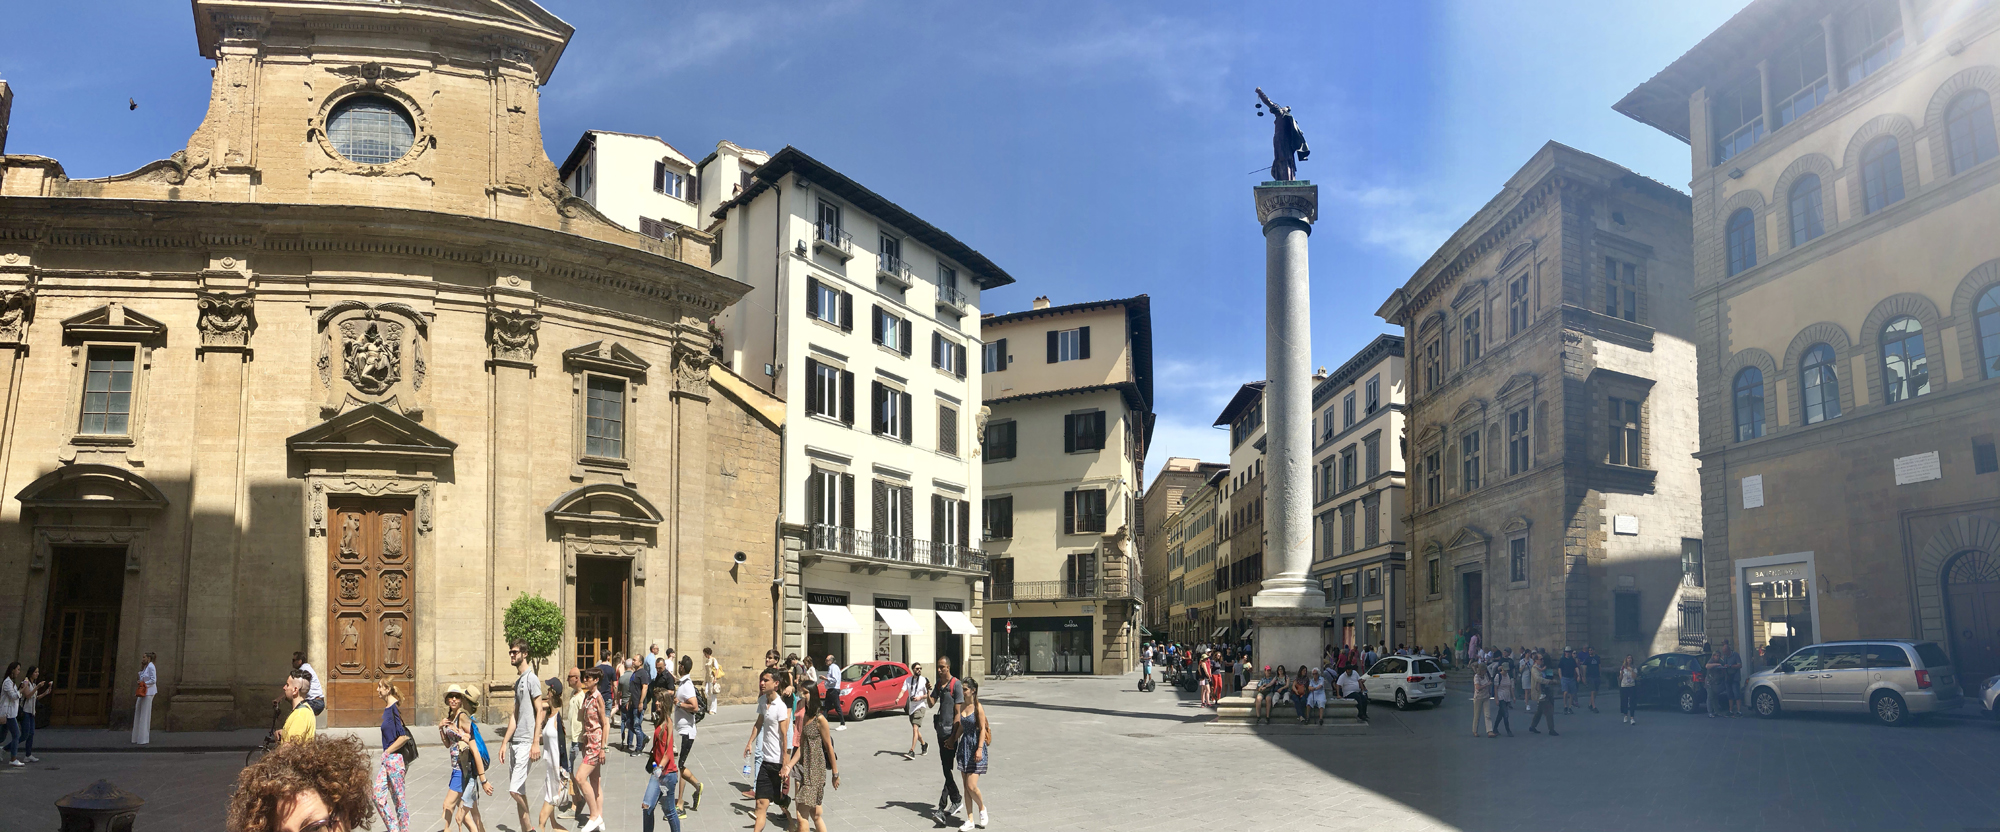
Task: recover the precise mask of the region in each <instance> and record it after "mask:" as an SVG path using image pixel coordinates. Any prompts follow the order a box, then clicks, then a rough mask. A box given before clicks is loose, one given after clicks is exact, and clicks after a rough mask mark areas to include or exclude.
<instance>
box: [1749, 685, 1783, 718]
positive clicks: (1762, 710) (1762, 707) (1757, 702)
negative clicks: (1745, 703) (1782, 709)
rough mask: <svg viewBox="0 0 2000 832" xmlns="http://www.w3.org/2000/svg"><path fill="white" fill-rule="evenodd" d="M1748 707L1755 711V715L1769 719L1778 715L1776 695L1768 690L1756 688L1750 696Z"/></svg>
mask: <svg viewBox="0 0 2000 832" xmlns="http://www.w3.org/2000/svg"><path fill="white" fill-rule="evenodd" d="M1750 706H1751V707H1752V708H1755V709H1757V715H1758V716H1760V717H1763V718H1764V719H1770V718H1772V717H1775V716H1777V715H1778V694H1777V693H1775V692H1773V691H1772V690H1771V689H1770V688H1758V689H1757V692H1756V693H1753V694H1750Z"/></svg>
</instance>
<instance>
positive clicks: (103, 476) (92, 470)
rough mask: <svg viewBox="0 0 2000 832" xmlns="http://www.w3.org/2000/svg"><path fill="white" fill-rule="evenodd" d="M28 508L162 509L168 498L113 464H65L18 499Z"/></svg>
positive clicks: (143, 480)
mask: <svg viewBox="0 0 2000 832" xmlns="http://www.w3.org/2000/svg"><path fill="white" fill-rule="evenodd" d="M14 498H15V499H17V500H20V501H21V505H23V506H25V507H28V508H41V509H48V508H88V507H92V506H103V505H105V504H107V503H116V504H117V506H118V507H119V508H122V509H132V508H139V509H160V508H165V507H166V505H167V497H166V495H165V494H162V493H160V489H159V488H158V487H156V486H154V485H153V484H152V483H151V482H149V481H147V479H146V478H145V477H142V476H139V475H138V474H135V473H133V472H131V471H127V470H125V469H123V468H118V467H115V466H111V465H93V464H79V465H65V466H63V467H61V468H57V469H56V470H54V471H50V472H48V473H47V474H43V475H42V476H41V477H40V478H38V479H36V480H35V481H34V482H31V483H28V487H26V488H23V489H21V493H19V494H16V495H15V496H14Z"/></svg>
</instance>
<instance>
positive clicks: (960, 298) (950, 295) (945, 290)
mask: <svg viewBox="0 0 2000 832" xmlns="http://www.w3.org/2000/svg"><path fill="white" fill-rule="evenodd" d="M971 302H972V298H971V296H969V295H967V294H966V293H964V292H961V291H959V289H958V287H956V286H939V287H938V303H939V304H940V305H944V306H949V307H951V308H953V309H964V308H965V305H966V304H968V303H971Z"/></svg>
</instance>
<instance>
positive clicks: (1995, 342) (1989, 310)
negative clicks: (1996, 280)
mask: <svg viewBox="0 0 2000 832" xmlns="http://www.w3.org/2000/svg"><path fill="white" fill-rule="evenodd" d="M1972 314H1973V319H1974V320H1976V321H1978V322H1979V357H1980V359H1981V363H1982V364H1983V365H1984V366H1985V367H1986V377H1987V378H2000V286H1995V287H1993V288H1991V289H1987V290H1986V293H1985V294H1983V295H1980V296H1979V306H1978V307H1977V308H1975V309H1974V310H1973V313H1972Z"/></svg>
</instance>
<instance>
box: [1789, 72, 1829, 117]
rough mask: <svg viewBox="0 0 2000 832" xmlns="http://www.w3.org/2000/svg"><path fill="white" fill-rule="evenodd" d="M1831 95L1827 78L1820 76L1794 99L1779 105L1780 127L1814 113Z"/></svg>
mask: <svg viewBox="0 0 2000 832" xmlns="http://www.w3.org/2000/svg"><path fill="white" fill-rule="evenodd" d="M1831 94H1832V88H1831V87H1829V86H1827V82H1826V76H1824V75H1822V76H1820V77H1819V79H1818V80H1815V81H1813V82H1812V83H1810V84H1807V85H1806V86H1805V88H1804V89H1801V90H1799V91H1798V92H1795V93H1793V94H1792V97H1790V98H1787V99H1785V100H1784V101H1782V102H1780V103H1779V104H1778V108H1777V109H1778V126H1779V127H1783V126H1785V125H1787V124H1791V123H1792V122H1794V121H1798V120H1799V117H1800V116H1803V115H1805V114H1806V113H1809V112H1812V109H1813V108H1814V107H1818V106H1819V105H1821V104H1825V103H1826V97H1827V96H1828V95H1831Z"/></svg>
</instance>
